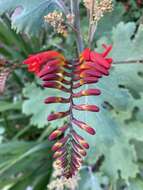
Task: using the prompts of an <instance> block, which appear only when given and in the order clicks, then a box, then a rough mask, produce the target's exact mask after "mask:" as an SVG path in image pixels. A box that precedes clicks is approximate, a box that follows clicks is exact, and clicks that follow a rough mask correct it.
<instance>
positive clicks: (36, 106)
mask: <svg viewBox="0 0 143 190" xmlns="http://www.w3.org/2000/svg"><path fill="white" fill-rule="evenodd" d="M23 94H24V96H25V98H27V100H25V101H24V103H23V113H25V114H26V115H32V117H31V124H32V125H36V126H38V127H39V128H41V127H44V126H47V125H48V124H49V123H48V121H47V117H48V115H49V114H50V113H51V112H52V111H55V110H57V111H59V110H63V109H65V110H66V105H65V104H64V105H63V106H62V107H61V105H60V104H59V105H57V104H51V105H46V104H44V100H45V99H46V98H47V97H48V96H52V95H55V94H56V95H57V96H58V95H59V96H60V95H61V92H60V91H56V90H51V89H44V90H41V88H40V87H37V86H36V85H35V84H34V83H32V84H27V86H26V87H25V88H24V90H23ZM61 122H62V120H61ZM54 124H55V125H57V124H58V125H60V121H55V122H54V123H52V125H53V126H54Z"/></svg>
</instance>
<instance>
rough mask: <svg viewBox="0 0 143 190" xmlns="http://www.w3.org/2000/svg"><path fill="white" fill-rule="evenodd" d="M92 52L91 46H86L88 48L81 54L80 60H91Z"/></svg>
mask: <svg viewBox="0 0 143 190" xmlns="http://www.w3.org/2000/svg"><path fill="white" fill-rule="evenodd" d="M90 52H91V50H90V49H89V48H86V49H85V50H84V51H83V52H82V54H81V59H80V60H82V59H84V60H86V61H89V60H90Z"/></svg>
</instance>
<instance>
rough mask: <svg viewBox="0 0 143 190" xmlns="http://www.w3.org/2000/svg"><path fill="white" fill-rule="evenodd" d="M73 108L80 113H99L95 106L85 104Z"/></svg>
mask: <svg viewBox="0 0 143 190" xmlns="http://www.w3.org/2000/svg"><path fill="white" fill-rule="evenodd" d="M73 108H74V109H76V110H80V111H91V112H99V107H97V106H95V105H86V104H82V105H74V106H73Z"/></svg>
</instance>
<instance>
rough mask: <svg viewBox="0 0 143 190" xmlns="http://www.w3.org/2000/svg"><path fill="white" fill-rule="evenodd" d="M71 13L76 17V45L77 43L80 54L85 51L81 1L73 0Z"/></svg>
mask: <svg viewBox="0 0 143 190" xmlns="http://www.w3.org/2000/svg"><path fill="white" fill-rule="evenodd" d="M71 11H72V14H73V15H74V17H75V19H74V28H75V29H76V30H77V32H76V43H77V49H78V54H80V53H81V52H82V51H83V49H84V45H83V37H82V33H81V27H80V10H79V0H71Z"/></svg>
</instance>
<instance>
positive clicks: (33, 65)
mask: <svg viewBox="0 0 143 190" xmlns="http://www.w3.org/2000/svg"><path fill="white" fill-rule="evenodd" d="M50 60H58V61H59V62H60V61H61V62H62V61H64V60H65V59H64V57H63V56H62V55H61V54H60V53H58V52H56V51H45V52H42V53H38V54H35V55H30V56H29V57H28V58H27V59H26V60H25V61H24V62H23V63H24V64H27V65H28V71H29V72H34V73H35V74H36V75H37V74H38V73H39V72H40V70H41V68H42V66H43V65H45V64H46V63H47V61H50ZM52 65H53V66H55V65H56V63H55V62H53V63H52Z"/></svg>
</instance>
